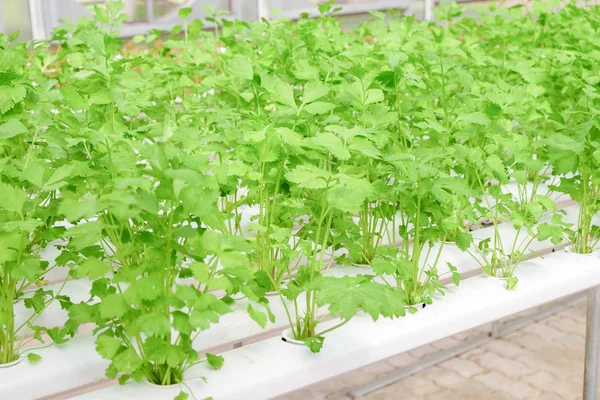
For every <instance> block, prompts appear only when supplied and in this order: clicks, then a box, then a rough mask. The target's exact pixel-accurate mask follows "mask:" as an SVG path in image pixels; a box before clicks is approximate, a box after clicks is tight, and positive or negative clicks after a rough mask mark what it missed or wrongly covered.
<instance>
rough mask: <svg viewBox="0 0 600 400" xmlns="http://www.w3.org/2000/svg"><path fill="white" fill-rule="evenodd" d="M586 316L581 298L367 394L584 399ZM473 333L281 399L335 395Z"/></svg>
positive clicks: (410, 399)
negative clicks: (517, 328) (529, 323)
mask: <svg viewBox="0 0 600 400" xmlns="http://www.w3.org/2000/svg"><path fill="white" fill-rule="evenodd" d="M585 316H586V304H585V302H582V303H580V304H577V305H575V306H573V307H571V308H568V309H566V310H563V311H561V312H559V313H557V314H554V315H552V316H550V317H548V318H546V319H544V320H541V321H540V322H537V323H534V324H532V325H529V326H527V327H525V328H523V329H520V330H518V331H515V332H513V333H510V334H508V335H506V336H503V337H502V338H500V339H495V340H493V341H490V342H488V343H485V344H483V345H481V346H480V347H478V348H476V349H474V350H471V351H469V352H467V353H464V354H462V355H460V356H458V357H455V358H452V359H450V360H448V361H445V362H443V363H441V364H439V365H437V366H435V367H431V368H429V369H426V370H424V371H422V372H419V373H417V374H415V375H412V376H410V377H408V378H405V379H403V380H401V381H398V382H396V383H394V384H391V385H389V386H387V387H384V388H382V389H379V390H378V391H376V392H372V393H370V394H369V395H367V396H365V397H363V399H368V400H396V399H398V400H417V399H418V400H438V399H439V400H455V399H457V400H458V399H460V400H465V399H467V400H471V399H472V400H484V399H485V400H501V399H537V400H543V399H548V400H553V399H562V400H576V399H581V392H582V385H583V358H584V344H585ZM485 328H487V327H483V328H482V329H479V330H478V331H483V330H484V329H485ZM474 333H477V330H475V332H467V333H464V334H461V335H457V336H454V337H451V338H447V339H445V340H442V341H439V342H435V343H433V344H431V345H428V346H424V347H421V348H418V349H415V350H413V351H411V352H408V353H405V354H400V355H398V356H395V357H392V358H388V359H386V360H384V361H381V362H378V363H375V364H372V365H370V366H368V367H365V368H361V369H359V370H356V371H352V372H350V373H347V374H344V375H341V376H338V377H336V378H333V379H330V380H328V381H324V382H321V383H319V384H316V385H313V386H310V387H307V388H304V389H303V390H299V391H297V392H294V393H290V394H288V395H286V396H282V397H280V398H279V400H313V399H314V400H322V399H333V398H335V397H336V396H338V395H340V394H344V393H347V392H349V391H351V390H352V389H353V388H356V386H358V385H361V384H364V383H368V382H370V381H373V380H374V379H376V378H377V377H380V376H382V375H385V374H386V373H389V372H390V371H393V370H394V369H397V368H402V367H404V366H406V365H408V364H409V363H410V362H412V361H415V360H418V359H420V358H421V357H424V356H426V355H428V354H431V353H432V352H434V351H436V350H439V349H445V348H448V347H450V346H452V345H455V344H457V343H460V342H461V341H462V340H465V339H466V338H467V337H469V336H471V335H472V334H474Z"/></svg>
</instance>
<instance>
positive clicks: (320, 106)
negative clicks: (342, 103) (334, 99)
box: [304, 101, 335, 115]
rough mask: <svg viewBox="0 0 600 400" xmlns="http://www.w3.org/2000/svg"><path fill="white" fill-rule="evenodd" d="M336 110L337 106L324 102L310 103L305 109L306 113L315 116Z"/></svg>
mask: <svg viewBox="0 0 600 400" xmlns="http://www.w3.org/2000/svg"><path fill="white" fill-rule="evenodd" d="M334 108H335V104H333V103H326V102H323V101H315V102H314V103H310V104H309V105H307V106H305V107H304V110H306V112H308V113H310V114H313V115H320V114H327V113H328V112H331V111H332V110H333V109H334Z"/></svg>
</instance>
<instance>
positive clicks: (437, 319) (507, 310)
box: [75, 251, 600, 400]
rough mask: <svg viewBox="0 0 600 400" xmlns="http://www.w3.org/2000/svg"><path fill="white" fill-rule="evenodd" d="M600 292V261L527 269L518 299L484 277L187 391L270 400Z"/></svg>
mask: <svg viewBox="0 0 600 400" xmlns="http://www.w3.org/2000/svg"><path fill="white" fill-rule="evenodd" d="M598 285H600V259H598V258H597V257H582V256H579V255H573V254H567V253H565V252H564V251H560V252H557V253H555V254H552V255H549V256H547V257H546V258H544V259H536V260H531V261H527V262H524V263H523V264H522V265H521V266H520V268H519V289H518V290H517V291H508V290H506V289H505V287H504V285H503V284H502V283H501V282H499V281H498V280H496V279H493V278H489V277H486V276H477V277H474V278H470V279H467V280H465V281H463V282H462V283H461V287H460V288H459V289H457V288H452V287H451V288H450V290H449V291H448V293H447V295H446V296H445V297H440V298H438V299H436V302H435V303H434V304H433V305H432V306H430V307H427V308H425V309H423V310H421V311H419V312H418V313H417V314H415V315H409V316H407V317H405V318H399V319H395V320H386V319H382V320H379V321H377V322H373V321H372V320H371V319H370V317H368V316H364V315H362V316H358V317H356V318H355V319H353V320H352V321H350V322H349V323H348V324H347V325H345V326H344V327H343V328H341V329H339V330H336V331H333V332H331V333H330V334H328V335H327V338H326V340H325V345H324V347H323V349H322V351H321V353H319V354H312V353H311V352H310V351H309V350H308V349H307V348H305V347H302V346H295V345H291V344H287V343H285V342H282V341H281V339H280V338H278V337H275V338H271V339H267V340H264V341H261V342H258V343H255V344H251V345H248V346H245V347H242V348H239V349H235V350H231V351H228V352H225V353H223V356H224V357H225V365H224V367H223V368H222V369H221V370H220V371H212V370H210V369H209V368H207V366H206V365H204V364H202V365H198V366H195V367H193V368H191V369H190V370H188V372H187V375H186V377H187V379H186V380H185V383H186V385H187V387H189V389H191V391H192V393H193V394H194V396H195V397H196V398H199V399H201V398H206V397H209V396H211V397H213V398H214V399H215V400H238V399H248V400H258V399H269V398H272V397H275V396H279V395H282V394H285V393H288V392H290V391H293V390H297V389H299V388H302V387H304V386H307V385H310V384H313V383H316V382H319V381H322V380H325V379H328V378H331V377H334V376H336V375H339V374H342V373H344V372H348V371H351V370H353V369H356V368H359V367H362V366H365V365H368V364H371V363H373V362H376V361H379V360H382V359H385V358H387V357H390V356H393V355H396V354H399V353H402V352H405V351H409V350H411V349H414V348H416V347H419V346H422V345H425V344H427V343H430V342H433V341H436V340H440V339H443V338H445V337H448V336H451V335H454V334H457V333H459V332H462V331H465V330H468V329H471V328H474V327H476V326H479V325H482V324H485V323H488V322H492V321H495V320H497V319H500V318H504V317H507V316H509V315H511V314H515V313H518V312H520V311H523V310H526V309H528V308H531V307H535V306H539V305H541V304H544V303H547V302H550V301H552V300H555V299H558V298H560V297H563V296H568V295H572V294H575V293H579V292H582V291H585V290H588V289H592V288H595V287H596V286H598ZM200 377H205V378H206V379H207V382H205V381H204V380H202V379H201V378H200ZM184 389H185V390H188V389H187V388H184ZM179 391H180V388H179V387H176V388H173V389H163V388H160V389H156V388H152V387H149V386H147V385H143V384H136V383H129V384H127V385H124V386H111V387H108V388H105V389H101V390H97V391H94V392H90V393H86V394H83V395H81V396H77V397H75V398H76V399H79V400H129V399H144V400H165V399H171V398H173V397H174V396H175V395H177V393H178V392H179Z"/></svg>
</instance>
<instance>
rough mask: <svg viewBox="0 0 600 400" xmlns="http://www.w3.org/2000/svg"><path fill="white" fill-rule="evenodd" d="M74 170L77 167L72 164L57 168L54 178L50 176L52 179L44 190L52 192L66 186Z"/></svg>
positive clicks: (45, 185)
mask: <svg viewBox="0 0 600 400" xmlns="http://www.w3.org/2000/svg"><path fill="white" fill-rule="evenodd" d="M74 169H75V166H74V165H72V164H67V165H63V166H61V167H59V168H57V169H56V170H55V171H54V173H53V174H52V176H50V179H48V181H46V183H45V184H44V186H43V189H44V190H45V191H52V190H56V189H59V188H61V187H62V186H64V185H66V184H67V182H66V181H65V180H66V179H67V178H68V177H69V176H70V175H71V173H72V172H73V170H74Z"/></svg>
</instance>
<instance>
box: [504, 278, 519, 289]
mask: <svg viewBox="0 0 600 400" xmlns="http://www.w3.org/2000/svg"><path fill="white" fill-rule="evenodd" d="M518 284H519V279H518V278H517V277H516V276H511V277H510V278H507V279H506V286H507V288H508V289H509V290H517V285H518Z"/></svg>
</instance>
